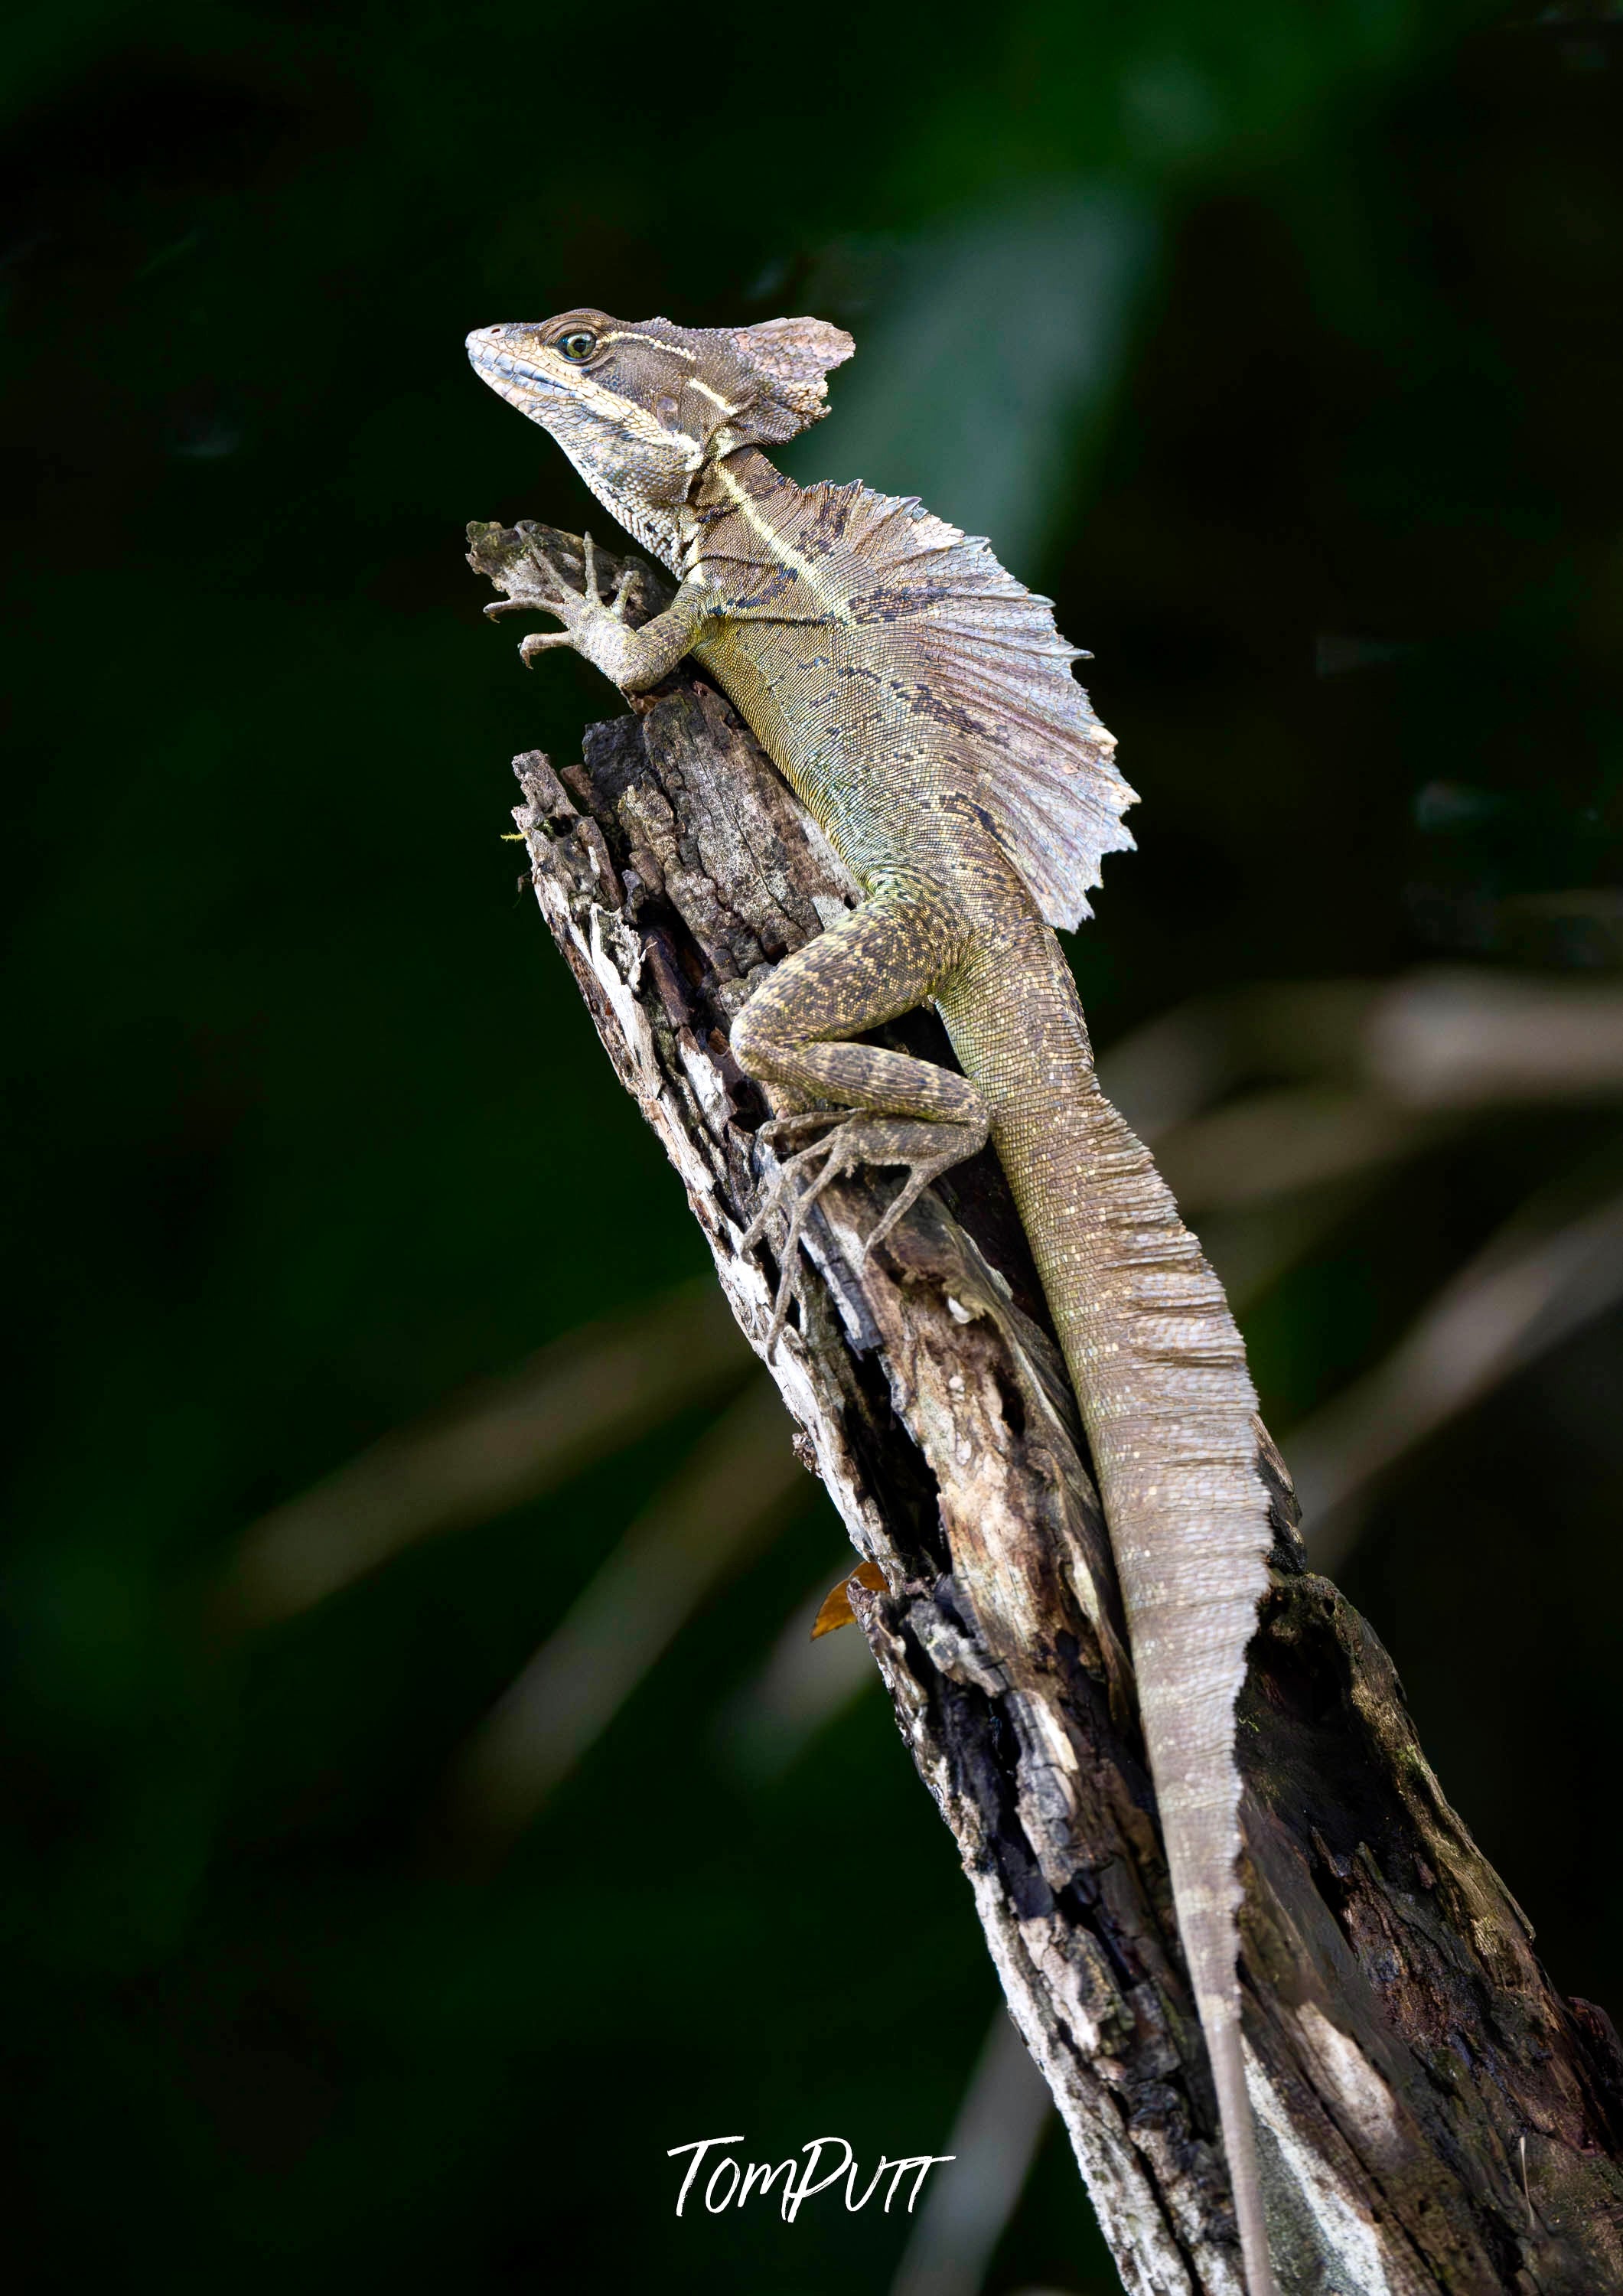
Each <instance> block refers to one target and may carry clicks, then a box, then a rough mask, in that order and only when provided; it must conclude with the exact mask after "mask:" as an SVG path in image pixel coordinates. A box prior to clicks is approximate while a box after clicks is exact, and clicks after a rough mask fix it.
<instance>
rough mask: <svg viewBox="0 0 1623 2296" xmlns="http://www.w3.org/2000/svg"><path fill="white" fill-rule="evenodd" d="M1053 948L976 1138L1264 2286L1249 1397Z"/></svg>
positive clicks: (1226, 1334)
mask: <svg viewBox="0 0 1623 2296" xmlns="http://www.w3.org/2000/svg"><path fill="white" fill-rule="evenodd" d="M1053 963H1054V966H1055V974H1054V976H1053V978H1054V992H1053V993H1054V1003H1055V1005H1056V1006H1063V1005H1069V1006H1070V1011H1069V1012H1062V1011H1060V1010H1053V1008H1051V1010H1052V1011H1053V1022H1054V1024H1055V1025H1054V1027H1053V1033H1052V1035H1050V1034H1049V1032H1048V1031H1047V1030H1046V1029H1042V1028H1041V1027H1040V1026H1039V1028H1038V1029H1037V1030H1036V1031H1028V1033H1027V1035H1026V1041H1025V1045H1024V1047H1023V1058H1022V1059H1021V1063H1020V1065H1021V1067H1022V1068H1023V1069H1024V1070H1025V1076H1026V1078H1029V1089H1025V1088H1022V1087H1021V1086H1020V1085H1017V1086H1015V1087H1014V1088H1013V1089H1012V1090H1011V1089H1010V1080H1009V1075H1008V1069H1007V1068H1006V1067H1005V1068H1004V1074H1003V1085H1004V1090H1003V1095H1002V1111H1003V1112H1002V1115H1001V1118H1000V1120H999V1122H998V1126H997V1144H998V1149H999V1152H1000V1154H1001V1156H1002V1158H1003V1161H1004V1166H1005V1169H1007V1170H1008V1173H1009V1177H1010V1180H1011V1182H1012V1185H1013V1187H1014V1191H1015V1195H1016V1198H1017V1201H1019V1202H1020V1207H1021V1217H1022V1218H1023V1220H1024V1222H1025V1226H1026V1230H1027V1234H1028V1235H1029V1239H1030V1242H1031V1246H1032V1251H1033V1256H1034V1257H1035V1259H1036V1260H1037V1267H1038V1271H1039V1273H1040V1274H1041V1275H1042V1278H1043V1283H1044V1288H1045V1291H1046V1292H1047V1295H1048V1301H1049V1306H1050V1308H1052V1310H1053V1316H1054V1321H1055V1323H1056V1324H1057V1325H1058V1328H1059V1332H1060V1337H1061V1340H1062V1343H1063V1346H1064V1349H1065V1355H1066V1360H1067V1362H1068V1363H1069V1365H1070V1372H1071V1378H1072V1381H1073V1382H1074V1384H1075V1387H1076V1390H1077V1395H1078V1401H1079V1403H1080V1405H1081V1408H1082V1415H1083V1420H1084V1423H1085V1424H1086V1429H1087V1434H1088V1440H1089V1443H1090V1445H1091V1447H1092V1450H1093V1454H1094V1465H1095V1467H1096V1469H1097V1472H1098V1476H1099V1485H1100V1496H1101V1497H1102V1501H1103V1504H1104V1512H1105V1519H1106V1521H1108V1523H1109V1525H1110V1531H1111V1547H1112V1549H1113V1550H1114V1553H1115V1556H1116V1564H1117V1570H1118V1573H1119V1578H1120V1581H1121V1591H1122V1599H1123V1603H1124V1605H1125V1608H1126V1611H1127V1626H1128V1630H1129V1632H1130V1634H1131V1636H1132V1643H1133V1660H1134V1672H1135V1677H1136V1678H1137V1684H1138V1698H1139V1709H1140V1712H1141V1714H1142V1717H1143V1727H1144V1739H1145V1743H1146V1746H1147V1749H1148V1751H1149V1757H1150V1767H1151V1770H1152V1775H1153V1776H1154V1780H1155V1788H1156V1795H1157V1799H1158V1801H1159V1803H1160V1819H1161V1831H1162V1835H1163V1838H1164V1840H1165V1841H1166V1846H1167V1859H1168V1866H1169V1868H1170V1871H1171V1877H1172V1892H1173V1901H1174V1904H1175V1906H1176V1911H1177V1921H1178V1930H1179V1933H1180V1935H1181V1936H1182V1939H1183V1942H1184V1955H1185V1957H1186V1959H1187V1961H1188V1964H1189V1974H1190V1980H1191V1983H1192V1985H1193V1989H1194V1996H1195V2002H1196V2005H1197V2007H1198V2009H1199V2012H1200V2017H1201V2027H1202V2030H1203V2031H1204V2033H1205V2036H1206V2045H1207V2048H1208V2051H1209V2055H1210V2059H1211V2068H1212V2074H1213V2079H1214V2080H1215V2083H1216V2086H1217V2107H1218V2112H1219V2114H1220V2116H1221V2121H1222V2130H1223V2143H1224V2148H1225V2153H1226V2154H1227V2158H1228V2168H1229V2177H1230V2181H1231V2183H1232V2185H1233V2187H1234V2208H1235V2213H1236V2215H1237V2217H1238V2218H1239V2224H1240V2237H1241V2243H1242V2254H1243V2258H1244V2264H1245V2278H1246V2285H1247V2289H1248V2291H1249V2292H1250V2296H1276V2289H1275V2279H1274V2274H1273V2269H1272V2267H1271V2265H1270V2263H1269V2260H1268V2243H1267V2233H1266V2226H1265V2223H1264V2219H1263V2212H1262V2198H1261V2191H1260V2186H1259V2184H1258V2172H1257V2145H1256V2136H1255V2131H1254V2129H1253V2126H1252V2120H1251V2112H1250V2102H1249V2099H1248V2097H1247V2094H1246V2085H1245V2073H1244V2067H1243V2062H1242V2054H1241V2039H1240V1981H1239V1974H1238V1970H1237V1967H1236V1964H1237V1960H1238V1956H1239V1948H1240V1935H1239V1922H1238V1914H1239V1906H1240V1898H1241V1888H1240V1882H1239V1879H1238V1877H1237V1875H1236V1873H1235V1870H1234V1868H1235V1859H1236V1857H1237V1856H1238V1854H1239V1849H1240V1819H1239V1806H1240V1776H1239V1772H1238V1770H1237V1768H1236V1767H1235V1759H1234V1701H1235V1699H1236V1697H1237V1696H1238V1694H1239V1692H1240V1688H1241V1685H1242V1683H1243V1681H1244V1678H1245V1653H1246V1646H1247V1644H1249V1642H1250V1638H1251V1636H1252V1634H1253V1633H1254V1631H1255V1629H1256V1625H1257V1605H1258V1600H1259V1598H1260V1596H1261V1595H1262V1594H1263V1592H1264V1590H1265V1589H1266V1585H1267V1570H1266V1557H1267V1554H1268V1551H1269V1547H1270V1545H1271V1543H1272V1535H1271V1530H1270V1527H1269V1521H1268V1505H1267V1496H1266V1491H1265V1489H1264V1488H1263V1485H1262V1482H1261V1480H1260V1477H1259V1474H1258V1464H1257V1430H1256V1418H1255V1415H1256V1410H1257V1398H1256V1394H1255V1391H1254V1390H1253V1388H1252V1386H1251V1382H1250V1374H1248V1372H1247V1370H1246V1364H1245V1349H1244V1343H1243V1342H1242V1340H1241V1337H1240V1333H1239V1332H1238V1330H1237V1329H1236V1327H1235V1324H1234V1317H1233V1316H1232V1315H1231V1314H1230V1312H1229V1307H1228V1302H1227V1300H1225V1297H1224V1293H1223V1287H1222V1285H1221V1284H1220V1283H1218V1281H1217V1277H1216V1275H1213V1273H1212V1271H1211V1269H1210V1268H1209V1267H1208V1266H1207V1264H1206V1261H1205V1259H1203V1258H1202V1257H1201V1250H1200V1247H1199V1245H1198V1244H1197V1243H1196V1242H1195V1240H1194V1238H1193V1236H1192V1235H1191V1234H1190V1233H1189V1231H1188V1230H1187V1228H1185V1227H1184V1224H1183V1222H1182V1220H1181V1219H1180V1218H1178V1211H1177V1206H1176V1203H1175V1202H1174V1201H1173V1198H1172V1194H1171V1192H1170V1191H1169V1189H1168V1187H1167V1185H1166V1183H1165V1181H1163V1180H1162V1178H1161V1177H1160V1173H1159V1172H1158V1171H1157V1170H1156V1169H1155V1166H1154V1163H1153V1162H1152V1160H1151V1157H1150V1154H1149V1152H1148V1150H1147V1149H1145V1148H1144V1147H1143V1145H1142V1144H1141V1143H1140V1142H1139V1141H1138V1140H1136V1139H1135V1137H1134V1136H1133V1134H1132V1133H1131V1132H1129V1131H1128V1129H1127V1126H1126V1125H1125V1124H1124V1123H1123V1121H1122V1119H1121V1118H1120V1117H1119V1116H1118V1114H1117V1113H1116V1111H1115V1110H1114V1109H1113V1108H1112V1107H1111V1104H1110V1103H1109V1102H1108V1101H1107V1100H1106V1099H1105V1098H1104V1096H1103V1095H1102V1093H1101V1092H1100V1090H1099V1087H1098V1085H1097V1083H1096V1081H1095V1079H1094V1070H1093V1063H1092V1056H1091V1052H1090V1051H1089V1049H1088V1046H1087V1039H1086V1029H1085V1027H1084V1026H1083V1023H1082V1018H1081V1013H1080V1010H1079V1008H1078V1007H1077V1006H1076V1005H1075V1002H1074V991H1072V990H1071V988H1070V978H1069V975H1068V974H1067V973H1066V972H1064V968H1063V961H1062V959H1061V958H1060V957H1059V955H1058V951H1057V949H1056V950H1055V951H1054V955H1053ZM1024 1017H1025V1019H1026V1021H1028V1022H1029V1019H1030V1012H1029V1008H1028V1012H1027V1013H1026V1015H1025V1016H1024ZM1042 1037H1047V1041H1046V1042H1041V1041H1034V1038H1036V1039H1040V1038H1042ZM987 1049H989V1048H987ZM1009 1049H1012V1048H1009ZM965 1065H966V1066H968V1065H969V1063H968V1062H966V1063H965ZM980 1066H981V1062H979V1061H978V1062H976V1067H977V1068H980ZM974 1072H975V1070H973V1069H971V1073H974Z"/></svg>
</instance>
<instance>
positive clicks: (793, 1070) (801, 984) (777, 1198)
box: [733, 878, 988, 1352]
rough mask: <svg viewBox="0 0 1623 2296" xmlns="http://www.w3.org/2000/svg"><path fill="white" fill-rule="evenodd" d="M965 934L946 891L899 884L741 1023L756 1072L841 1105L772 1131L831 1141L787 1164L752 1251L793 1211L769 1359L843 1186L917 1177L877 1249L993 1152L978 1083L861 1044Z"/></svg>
mask: <svg viewBox="0 0 1623 2296" xmlns="http://www.w3.org/2000/svg"><path fill="white" fill-rule="evenodd" d="M965 939H966V934H965V931H964V928H963V923H962V922H961V920H960V918H959V916H958V914H957V913H956V910H955V906H954V904H953V902H952V899H951V897H950V895H949V894H948V893H947V892H946V891H945V890H943V889H941V888H939V887H938V886H935V885H933V884H930V883H929V882H928V881H916V880H898V879H895V878H890V879H888V880H886V881H884V882H883V883H881V886H880V887H879V888H878V889H877V890H875V892H874V893H873V897H872V898H870V899H869V900H867V901H865V903H864V904H863V906H862V907H861V908H859V909H856V910H854V911H852V913H851V914H849V915H848V916H845V917H842V918H841V919H840V921H839V922H838V923H836V924H834V925H832V926H831V927H830V929H829V930H828V931H826V932H824V933H823V934H821V935H819V937H818V938H817V939H816V940H813V941H808V942H807V944H806V946H805V947H803V948H800V949H797V950H796V951H795V953H794V955H792V956H790V957H787V958H785V960H784V961H783V964H780V965H779V967H778V969H777V971H776V972H775V973H773V975H772V977H771V978H770V980H766V982H764V983H763V985H762V986H761V988H758V990H757V991H756V993H755V995H754V996H752V997H751V998H750V1001H749V1003H748V1004H747V1005H745V1006H744V1008H743V1010H742V1012H741V1013H739V1015H738V1017H737V1019H736V1020H735V1021H734V1024H733V1051H734V1056H735V1057H736V1059H737V1061H738V1062H739V1065H740V1067H741V1068H742V1069H743V1070H744V1071H745V1073H746V1074H747V1075H749V1076H752V1077H754V1078H757V1079H758V1081H759V1082H761V1083H763V1084H767V1085H773V1086H776V1087H778V1088H779V1091H780V1092H781V1093H783V1094H786V1095H789V1096H791V1099H792V1100H794V1101H799V1102H801V1103H804V1102H806V1101H807V1100H821V1101H824V1102H832V1103H834V1105H833V1106H832V1107H829V1106H824V1107H821V1108H806V1107H804V1106H801V1107H799V1108H796V1109H794V1110H793V1111H792V1112H791V1113H787V1114H781V1115H777V1116H775V1117H773V1118H772V1119H770V1120H769V1122H768V1123H766V1124H765V1125H763V1126H762V1128H761V1132H760V1135H759V1137H760V1138H761V1139H762V1141H763V1143H764V1144H767V1145H771V1146H778V1145H781V1144H784V1143H786V1142H789V1141H792V1140H799V1139H800V1138H802V1137H803V1136H805V1135H806V1134H807V1132H810V1131H813V1130H820V1131H821V1132H822V1133H823V1135H824V1136H823V1137H822V1138H821V1139H818V1140H815V1141H813V1142H812V1143H811V1144H809V1145H808V1146H805V1147H801V1148H799V1149H798V1150H797V1151H796V1152H795V1153H794V1154H792V1155H791V1156H789V1157H787V1158H785V1160H784V1161H783V1164H782V1165H781V1166H780V1167H779V1169H778V1170H777V1172H776V1173H775V1176H774V1177H773V1180H772V1183H771V1185H770V1186H769V1188H768V1190H767V1193H766V1200H765V1201H764V1202H763V1204H762V1206H761V1209H760V1210H759V1211H758V1214H757V1216H756V1218H755V1219H754V1220H753V1221H752V1222H751V1224H750V1229H749V1231H748V1233H747V1234H746V1235H745V1237H744V1240H743V1248H744V1249H746V1250H749V1249H750V1248H752V1247H753V1246H754V1245H755V1244H756V1243H758V1242H759V1241H760V1238H761V1235H762V1234H763V1233H764V1231H765V1229H766V1226H767V1224H768V1222H769V1221H770V1220H771V1219H772V1218H773V1217H774V1216H775V1215H776V1214H780V1213H782V1214H784V1215H785V1216H786V1233H785V1237H784V1243H783V1272H782V1276H781V1279H780V1282H779V1286H778V1295H777V1300H776V1303H775V1308H774V1311H773V1319H772V1327H771V1330H770V1332H769V1333H768V1336H767V1349H768V1352H770V1350H771V1349H772V1348H773V1347H774V1346H775V1344H776V1341H777V1337H778V1333H780V1331H781V1330H782V1329H783V1320H784V1316H785V1314H786V1312H787V1308H788V1303H789V1296H790V1292H791V1287H792V1283H793V1279H794V1270H795V1264H796V1256H797V1253H798V1251H799V1243H800V1237H801V1234H802V1231H803V1229H804V1227H805V1225H806V1220H807V1215H808V1213H809V1212H810V1210H811V1209H812V1207H813V1205H814V1204H815V1203H816V1201H817V1198H818V1197H819V1196H820V1195H821V1194H822V1193H823V1191H824V1188H826V1187H827V1186H828V1185H829V1184H830V1183H831V1182H832V1181H834V1180H837V1179H839V1178H840V1177H843V1176H844V1175H846V1174H848V1173H852V1172H855V1171H857V1170H858V1169H862V1168H863V1167H865V1166H868V1165H881V1166H882V1165H901V1166H902V1167H903V1168H904V1169H905V1172H906V1177H905V1179H904V1181H903V1184H902V1186H901V1189H900V1190H899V1192H898V1194H897V1196H896V1199H895V1201H893V1202H892V1203H891V1204H890V1205H889V1208H888V1209H887V1210H886V1211H885V1213H884V1215H883V1217H882V1218H881V1219H880V1221H879V1222H878V1223H877V1225H876V1226H875V1227H874V1229H873V1233H872V1234H871V1235H870V1236H869V1237H868V1239H867V1242H866V1245H865V1251H872V1249H873V1246H874V1245H875V1244H876V1243H878V1242H881V1240H882V1239H883V1238H884V1237H885V1236H886V1235H888V1234H889V1232H890V1230H891V1229H892V1228H893V1227H894V1226H896V1224H897V1222H898V1220H899V1219H900V1218H902V1217H903V1215H904V1214H905V1213H906V1211H907V1210H908V1209H909V1208H910V1206H911V1205H912V1204H913V1203H914V1201H916V1200H917V1198H918V1196H919V1195H920V1193H922V1190H923V1189H924V1188H926V1187H928V1186H929V1185H930V1182H931V1181H932V1180H934V1179H937V1178H939V1176H940V1175H941V1173H943V1172H945V1171H948V1170H950V1169H951V1168H952V1167H953V1166H954V1165H955V1164H957V1163H961V1162H962V1161H963V1159H964V1158H965V1157H966V1156H972V1155H973V1154H974V1153H975V1152H976V1151H977V1150H978V1149H980V1148H981V1147H982V1146H984V1145H985V1143H986V1138H987V1132H988V1111H987V1108H986V1104H985V1103H984V1101H983V1100H982V1099H981V1096H980V1094H979V1093H978V1092H977V1091H976V1089H975V1087H974V1086H973V1085H971V1083H970V1082H969V1081H968V1080H967V1078H963V1077H961V1076H959V1075H957V1074H955V1072H954V1071H953V1070H950V1069H943V1068H938V1067H936V1066H935V1065H933V1064H932V1063H931V1062H929V1061H920V1060H915V1059H914V1058H913V1057H912V1055H911V1054H906V1053H896V1052H891V1051H889V1050H888V1049H887V1048H885V1047H884V1046H876V1045H863V1044H853V1043H851V1042H849V1041H848V1039H849V1038H851V1037H854V1036H856V1035H857V1034H858V1032H859V1031H861V1030H863V1029H872V1028H875V1027H877V1026H878V1025H879V1024H880V1023H881V1021H890V1020H894V1019H896V1018H897V1016H898V1014H899V1013H906V1012H909V1011H911V1010H912V1009H913V1007H914V1005H922V1004H923V1003H924V1002H925V1001H926V1000H927V999H928V998H929V997H930V996H932V995H933V994H934V992H935V990H936V988H938V986H939V984H940V982H941V981H942V980H943V979H944V978H945V976H946V975H947V973H949V972H951V971H952V970H953V968H954V967H955V965H956V964H957V963H958V962H959V960H960V958H961V956H962V955H963V948H964V943H965Z"/></svg>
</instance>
